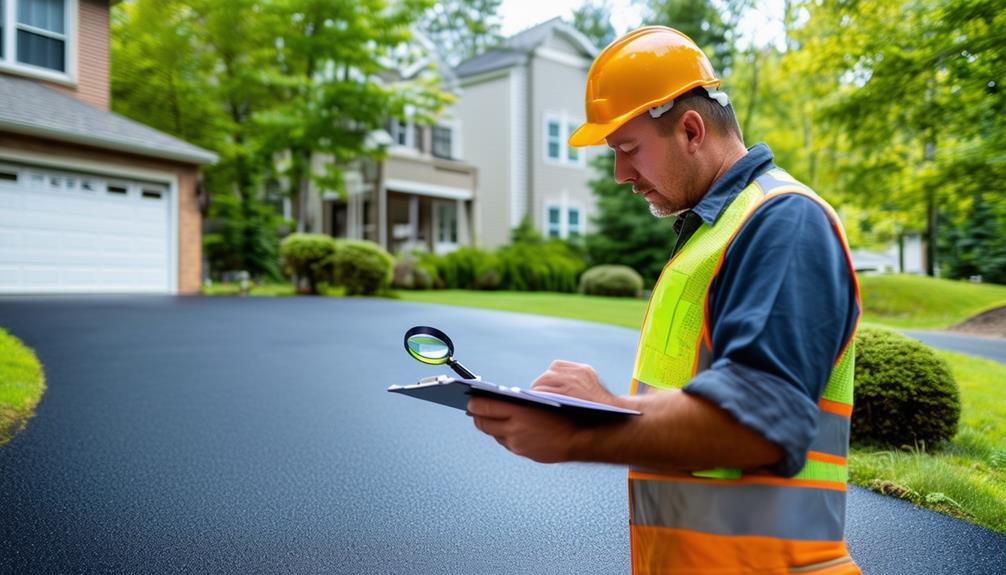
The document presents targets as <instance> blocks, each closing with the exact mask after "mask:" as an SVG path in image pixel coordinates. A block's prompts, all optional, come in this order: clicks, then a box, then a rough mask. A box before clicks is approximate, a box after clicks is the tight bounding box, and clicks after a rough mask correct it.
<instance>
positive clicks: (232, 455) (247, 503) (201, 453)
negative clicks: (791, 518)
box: [0, 297, 1006, 575]
mask: <svg viewBox="0 0 1006 575" xmlns="http://www.w3.org/2000/svg"><path fill="white" fill-rule="evenodd" d="M417 324H426V325H433V326H436V327H439V328H440V329H443V330H444V331H446V332H447V333H448V334H449V335H450V336H451V337H452V339H453V340H454V343H455V346H456V357H457V359H458V360H460V361H461V362H462V363H464V364H465V365H466V366H467V367H469V368H470V369H472V370H473V371H475V372H476V373H479V374H481V375H482V376H483V377H484V378H485V379H487V380H489V381H493V382H496V383H507V384H510V385H520V386H526V385H529V384H530V382H531V380H532V379H533V378H534V377H535V376H536V375H537V374H538V373H540V372H541V371H542V370H543V369H544V368H545V367H546V366H547V365H548V363H549V362H550V361H551V360H552V359H555V358H563V359H569V360H573V361H581V362H587V363H590V364H592V365H594V366H595V368H596V369H597V370H598V372H599V374H600V375H601V378H602V380H603V381H605V382H606V383H607V384H608V386H609V387H611V388H612V389H613V390H614V391H616V392H619V393H624V392H626V391H627V387H628V380H629V376H630V371H631V363H632V360H633V357H634V349H635V344H636V340H637V335H638V334H637V333H636V332H635V331H632V330H629V329H624V328H618V327H612V326H608V325H600V324H593V323H584V322H578V321H570V320H561V319H555V318H544V317H537V316H529V315H522V314H512V313H503V312H494V311H484V310H475V309H465V308H455V307H443V306H437V305H426V304H414V303H405V302H398V301H391V300H373V299H348V298H346V299H344V298H331V299H330V298H316V299H312V298H277V299H265V298H256V299H249V298H244V299H242V298H200V297H193V298H172V297H145V298H141V297H136V298H111V297H91V298H61V297H44V298H43V297H38V298H2V299H0V325H2V326H4V327H5V328H7V329H9V330H10V331H11V332H12V333H13V334H14V335H16V336H17V337H19V338H21V339H22V340H23V341H24V342H25V343H26V344H27V345H29V346H31V347H33V348H35V349H36V351H37V352H38V355H39V358H40V360H41V361H42V363H43V365H44V367H45V372H46V378H47V384H48V390H47V391H46V393H45V395H44V396H43V398H42V401H41V403H40V404H39V407H38V410H37V415H36V416H35V417H34V418H33V419H32V420H30V421H29V424H28V428H27V430H26V431H25V432H23V433H21V434H20V435H19V436H17V437H16V438H15V439H14V440H13V441H12V442H11V443H9V444H7V445H6V446H3V447H0V501H2V509H3V513H2V516H0V573H4V574H7V573H19V574H21V573H176V572H178V573H236V574H237V573H241V574H250V573H291V574H309V573H416V574H419V573H422V574H437V573H445V574H447V573H451V574H456V573H508V574H509V573H549V574H561V573H578V574H589V573H598V574H600V573H605V574H610V573H627V572H628V530H627V525H626V523H627V512H626V494H625V472H624V469H621V468H616V467H606V466H597V465H581V464H571V465H551V466H548V465H539V464H535V463H532V462H529V461H526V460H523V459H520V458H517V457H515V456H513V455H511V454H509V453H508V452H506V451H505V450H503V449H502V448H501V447H499V446H498V445H497V444H496V443H495V442H494V441H493V440H492V439H491V438H489V437H487V436H484V435H482V434H480V433H478V432H477V431H476V430H475V429H474V427H473V426H472V425H471V422H470V420H469V419H468V418H467V417H466V416H465V415H464V414H463V413H462V412H460V411H454V410H450V409H448V408H445V407H441V406H438V405H434V404H429V403H426V402H421V401H417V400H415V399H412V398H408V397H403V396H399V395H395V394H389V393H387V392H386V391H385V389H386V388H387V386H388V385H391V384H407V383H413V382H414V381H415V380H416V379H418V378H420V377H423V376H427V375H434V374H437V373H447V371H448V370H447V369H446V368H445V369H440V368H436V367H431V366H425V365H422V364H420V363H419V362H417V361H415V360H413V359H411V358H410V357H409V356H408V355H407V354H406V353H405V350H404V349H403V346H402V334H403V333H404V331H405V330H406V329H407V328H408V327H411V326H413V325H417ZM847 533H848V539H849V544H850V547H851V551H852V554H853V557H854V558H855V559H856V560H857V561H858V562H859V563H860V565H862V566H863V567H864V572H865V573H869V574H873V573H876V574H902V573H904V574H918V573H926V574H928V575H935V574H948V575H950V574H952V575H967V574H983V575H984V574H1002V573H1006V537H1004V536H1001V535H998V534H995V533H993V532H991V531H988V530H985V529H982V528H979V527H975V526H973V525H969V524H966V523H962V522H959V521H956V520H953V519H950V518H948V517H944V516H941V515H938V514H936V513H933V512H929V511H925V510H921V509H917V508H914V507H913V506H911V505H910V504H908V503H905V502H902V501H897V500H894V499H890V498H885V497H882V496H879V495H875V494H872V493H869V492H866V491H864V490H861V489H856V488H852V489H851V490H850V500H849V509H848V529H847Z"/></svg>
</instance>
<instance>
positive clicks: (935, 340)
mask: <svg viewBox="0 0 1006 575" xmlns="http://www.w3.org/2000/svg"><path fill="white" fill-rule="evenodd" d="M902 333H904V334H905V335H907V336H909V337H914V338H915V339H917V340H919V341H921V342H922V343H924V344H926V345H929V346H932V347H938V348H940V349H948V350H950V351H956V352H960V353H967V354H970V355H978V356H981V357H986V358H988V359H994V360H995V361H998V362H999V363H1006V339H1002V338H997V337H981V336H975V335H964V334H960V333H950V332H945V331H919V330H902Z"/></svg>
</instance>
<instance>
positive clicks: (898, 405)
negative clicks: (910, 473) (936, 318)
mask: <svg viewBox="0 0 1006 575" xmlns="http://www.w3.org/2000/svg"><path fill="white" fill-rule="evenodd" d="M855 374H856V375H855V381H856V386H855V394H854V395H855V398H854V411H853V414H852V441H853V442H856V443H866V444H873V445H881V446H889V447H894V448H900V447H904V446H911V447H915V446H918V447H925V448H928V447H930V446H934V445H938V444H939V443H941V442H943V441H945V440H948V439H950V438H952V437H953V436H954V435H955V434H956V433H957V424H958V421H959V420H960V415H961V406H960V395H959V392H958V389H957V382H956V380H954V376H953V374H952V373H951V371H950V368H949V367H948V366H947V363H946V362H945V361H944V360H943V359H942V358H940V357H939V356H937V355H936V353H935V352H933V350H932V349H930V348H929V347H927V346H925V345H923V344H922V343H920V342H918V341H916V340H914V339H911V338H909V337H906V336H904V335H901V334H899V333H896V332H893V331H890V330H886V329H879V328H868V327H864V328H860V329H859V332H858V333H857V334H856V369H855Z"/></svg>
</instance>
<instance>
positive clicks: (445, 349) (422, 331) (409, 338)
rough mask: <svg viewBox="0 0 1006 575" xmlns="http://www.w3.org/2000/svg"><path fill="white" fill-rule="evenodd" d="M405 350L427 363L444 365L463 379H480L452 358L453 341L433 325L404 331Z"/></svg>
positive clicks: (418, 326) (419, 326)
mask: <svg viewBox="0 0 1006 575" xmlns="http://www.w3.org/2000/svg"><path fill="white" fill-rule="evenodd" d="M405 351H407V352H409V355H411V356H412V357H414V358H416V359H417V360H419V361H421V362H423V363H425V364H428V365H444V364H447V366H448V367H450V368H451V369H453V370H454V372H455V373H457V374H458V375H460V376H461V377H462V378H464V379H481V378H479V376H477V375H475V374H474V373H472V372H471V371H468V368H466V367H465V366H463V365H461V364H460V363H459V362H458V361H457V360H455V359H454V343H453V342H452V341H451V338H449V337H447V334H446V333H444V332H442V331H440V330H439V329H437V328H435V327H429V326H425V325H417V326H416V327H413V328H409V330H408V331H407V332H405Z"/></svg>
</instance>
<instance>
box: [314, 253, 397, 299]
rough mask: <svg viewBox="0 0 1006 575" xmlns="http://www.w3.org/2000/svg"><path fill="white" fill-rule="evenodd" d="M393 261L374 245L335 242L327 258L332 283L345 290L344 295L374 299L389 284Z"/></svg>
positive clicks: (387, 254)
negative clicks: (371, 296)
mask: <svg viewBox="0 0 1006 575" xmlns="http://www.w3.org/2000/svg"><path fill="white" fill-rule="evenodd" d="M394 263H395V260H394V258H392V257H391V254H389V253H388V252H387V251H385V250H384V249H383V248H381V246H379V245H377V244H375V243H374V242H368V241H362V240H344V239H340V240H335V253H334V254H333V255H331V256H330V258H329V260H328V265H330V266H331V270H332V279H333V281H334V283H335V284H337V285H342V286H345V287H346V295H375V294H377V293H378V292H380V291H381V290H383V289H386V288H387V287H388V286H389V285H390V284H391V278H392V271H393V267H394Z"/></svg>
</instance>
